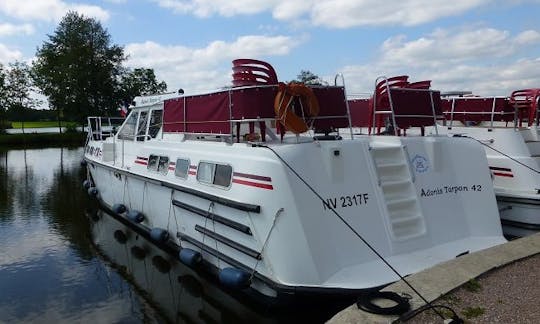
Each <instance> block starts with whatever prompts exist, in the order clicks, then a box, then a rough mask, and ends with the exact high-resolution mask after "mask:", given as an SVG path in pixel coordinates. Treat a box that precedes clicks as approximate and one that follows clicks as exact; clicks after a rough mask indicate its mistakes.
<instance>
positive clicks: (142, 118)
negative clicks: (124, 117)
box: [137, 111, 148, 141]
mask: <svg viewBox="0 0 540 324" xmlns="http://www.w3.org/2000/svg"><path fill="white" fill-rule="evenodd" d="M147 124H148V112H147V111H141V113H140V115H139V124H138V125H137V141H144V140H145V139H146V125H147Z"/></svg>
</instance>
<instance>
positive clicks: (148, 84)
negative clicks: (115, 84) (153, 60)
mask: <svg viewBox="0 0 540 324" xmlns="http://www.w3.org/2000/svg"><path fill="white" fill-rule="evenodd" d="M166 91H167V83H165V81H161V82H158V81H157V80H156V75H155V74H154V70H153V69H145V68H137V69H134V70H128V69H126V70H125V71H124V72H123V73H122V74H121V76H120V96H121V98H122V100H123V101H124V102H128V103H131V102H132V101H133V98H135V97H136V96H144V95H150V94H157V93H163V92H166Z"/></svg>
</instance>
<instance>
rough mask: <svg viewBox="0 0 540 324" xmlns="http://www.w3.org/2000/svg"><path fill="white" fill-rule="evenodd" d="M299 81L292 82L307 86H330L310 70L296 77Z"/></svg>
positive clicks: (302, 71) (301, 72)
mask: <svg viewBox="0 0 540 324" xmlns="http://www.w3.org/2000/svg"><path fill="white" fill-rule="evenodd" d="M296 78H297V79H298V80H293V81H292V82H300V83H303V84H307V85H328V83H327V82H326V81H324V80H323V79H321V78H319V76H318V75H316V74H313V73H312V72H311V71H308V70H301V71H300V73H299V74H298V75H297V76H296Z"/></svg>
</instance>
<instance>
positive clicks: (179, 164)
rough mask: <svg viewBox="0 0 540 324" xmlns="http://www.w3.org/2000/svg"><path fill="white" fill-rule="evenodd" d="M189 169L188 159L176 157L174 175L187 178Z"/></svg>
mask: <svg viewBox="0 0 540 324" xmlns="http://www.w3.org/2000/svg"><path fill="white" fill-rule="evenodd" d="M188 170H189V160H186V159H176V169H174V175H175V176H177V177H180V178H184V179H186V178H187V174H188Z"/></svg>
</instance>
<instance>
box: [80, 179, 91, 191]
mask: <svg viewBox="0 0 540 324" xmlns="http://www.w3.org/2000/svg"><path fill="white" fill-rule="evenodd" d="M82 186H83V188H84V189H86V190H88V189H89V188H90V187H92V182H91V181H90V180H88V179H87V180H84V181H83V183H82Z"/></svg>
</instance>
